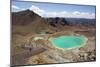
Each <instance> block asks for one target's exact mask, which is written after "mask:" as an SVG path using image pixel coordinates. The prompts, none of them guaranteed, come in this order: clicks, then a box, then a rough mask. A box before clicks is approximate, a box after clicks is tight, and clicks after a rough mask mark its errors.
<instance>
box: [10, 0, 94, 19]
mask: <svg viewBox="0 0 100 67" xmlns="http://www.w3.org/2000/svg"><path fill="white" fill-rule="evenodd" d="M11 8H12V12H18V11H22V10H26V9H30V10H32V11H34V12H35V13H37V14H39V15H40V16H42V17H67V18H88V19H95V6H87V5H72V4H57V3H56V4H54V3H40V2H31V1H30V2H25V1H12V5H11Z"/></svg>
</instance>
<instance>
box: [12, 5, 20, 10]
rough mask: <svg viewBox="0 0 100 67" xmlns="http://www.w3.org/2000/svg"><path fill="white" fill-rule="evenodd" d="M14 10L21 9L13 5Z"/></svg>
mask: <svg viewBox="0 0 100 67" xmlns="http://www.w3.org/2000/svg"><path fill="white" fill-rule="evenodd" d="M12 8H13V9H20V8H19V7H17V6H15V5H12Z"/></svg>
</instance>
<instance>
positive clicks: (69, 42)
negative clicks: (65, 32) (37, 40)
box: [50, 36, 86, 48]
mask: <svg viewBox="0 0 100 67" xmlns="http://www.w3.org/2000/svg"><path fill="white" fill-rule="evenodd" d="M50 41H51V43H52V44H53V45H54V46H56V47H58V48H74V47H79V46H82V45H84V44H85V43H86V38H85V37H84V36H60V37H57V38H51V39H50Z"/></svg>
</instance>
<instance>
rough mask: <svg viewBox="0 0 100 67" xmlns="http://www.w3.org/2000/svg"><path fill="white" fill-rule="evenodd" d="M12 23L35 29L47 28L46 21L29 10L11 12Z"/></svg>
mask: <svg viewBox="0 0 100 67" xmlns="http://www.w3.org/2000/svg"><path fill="white" fill-rule="evenodd" d="M12 25H13V26H23V27H25V26H26V27H28V28H29V29H30V28H31V29H34V30H36V31H40V30H45V29H47V28H48V24H47V22H46V21H45V20H44V19H43V18H42V17H41V16H39V15H38V14H36V13H35V12H33V11H31V10H24V11H20V12H12Z"/></svg>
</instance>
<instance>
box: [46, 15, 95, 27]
mask: <svg viewBox="0 0 100 67" xmlns="http://www.w3.org/2000/svg"><path fill="white" fill-rule="evenodd" d="M45 20H46V21H47V22H48V23H49V24H50V25H52V26H54V27H56V26H58V25H63V26H64V25H95V24H96V19H84V18H62V17H55V18H51V17H50V18H45Z"/></svg>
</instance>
